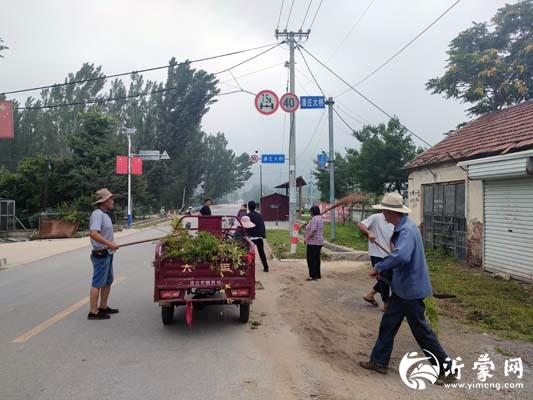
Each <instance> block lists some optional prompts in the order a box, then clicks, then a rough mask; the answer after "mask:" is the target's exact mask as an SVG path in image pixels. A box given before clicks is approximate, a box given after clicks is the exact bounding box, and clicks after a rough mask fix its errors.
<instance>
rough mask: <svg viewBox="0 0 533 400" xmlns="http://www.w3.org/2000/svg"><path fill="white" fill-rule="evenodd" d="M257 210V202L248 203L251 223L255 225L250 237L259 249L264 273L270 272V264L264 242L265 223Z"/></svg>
mask: <svg viewBox="0 0 533 400" xmlns="http://www.w3.org/2000/svg"><path fill="white" fill-rule="evenodd" d="M256 208H257V204H256V203H255V201H249V202H248V210H249V212H248V216H249V217H250V221H252V223H253V224H255V227H253V228H250V229H248V235H249V236H250V239H251V240H252V242H254V243H255V246H256V247H257V252H258V253H259V258H261V263H262V264H263V271H265V272H268V262H267V258H266V255H265V247H264V243H263V240H264V239H265V238H266V228H265V221H264V220H263V217H262V216H261V214H259V213H258V212H257V211H255V209H256Z"/></svg>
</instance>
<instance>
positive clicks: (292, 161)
mask: <svg viewBox="0 0 533 400" xmlns="http://www.w3.org/2000/svg"><path fill="white" fill-rule="evenodd" d="M310 33H311V30H310V29H308V30H307V31H306V32H302V30H299V31H297V32H294V31H290V32H288V31H287V30H286V29H284V30H283V31H279V30H278V29H276V31H275V36H276V39H278V40H279V39H280V38H281V39H283V40H284V41H286V42H288V43H289V51H290V55H289V83H290V85H289V88H290V89H289V90H290V92H291V93H294V92H295V90H296V89H295V75H294V64H295V63H294V49H295V48H296V43H297V41H300V40H302V39H308V38H309V34H310ZM290 126H291V128H290V136H289V232H291V231H292V227H293V224H294V222H295V221H296V115H295V113H294V112H291V113H290Z"/></svg>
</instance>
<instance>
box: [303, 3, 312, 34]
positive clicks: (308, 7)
mask: <svg viewBox="0 0 533 400" xmlns="http://www.w3.org/2000/svg"><path fill="white" fill-rule="evenodd" d="M311 4H313V0H309V5H308V6H307V11H306V12H305V15H304V20H303V21H302V26H301V27H300V30H302V29H303V28H304V24H305V20H306V19H307V14H309V9H310V8H311Z"/></svg>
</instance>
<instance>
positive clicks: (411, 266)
mask: <svg viewBox="0 0 533 400" xmlns="http://www.w3.org/2000/svg"><path fill="white" fill-rule="evenodd" d="M391 240H392V242H393V243H394V250H393V252H392V253H391V254H390V255H388V256H387V257H385V258H384V259H383V260H382V261H380V262H379V263H377V264H376V266H375V267H376V269H377V270H378V271H379V272H382V271H386V270H391V269H392V271H393V273H392V282H391V288H392V292H393V293H394V294H396V295H397V296H398V297H401V298H402V299H409V300H412V299H423V298H424V297H428V296H431V295H432V294H433V290H432V288H431V281H430V279H429V272H428V267H427V264H426V256H425V254H424V245H423V243H422V235H420V231H419V230H418V226H416V224H415V223H414V222H413V221H411V220H410V219H409V218H408V217H407V215H404V216H403V217H402V219H401V220H400V222H399V224H398V225H396V227H395V228H394V234H393V235H392V239H391Z"/></svg>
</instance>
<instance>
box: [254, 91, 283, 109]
mask: <svg viewBox="0 0 533 400" xmlns="http://www.w3.org/2000/svg"><path fill="white" fill-rule="evenodd" d="M278 107H279V98H278V95H277V94H276V93H274V92H273V91H272V90H261V91H260V92H259V93H257V95H256V96H255V108H256V109H257V111H259V112H260V113H261V114H263V115H270V114H274V113H275V112H276V110H277V109H278Z"/></svg>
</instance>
